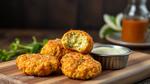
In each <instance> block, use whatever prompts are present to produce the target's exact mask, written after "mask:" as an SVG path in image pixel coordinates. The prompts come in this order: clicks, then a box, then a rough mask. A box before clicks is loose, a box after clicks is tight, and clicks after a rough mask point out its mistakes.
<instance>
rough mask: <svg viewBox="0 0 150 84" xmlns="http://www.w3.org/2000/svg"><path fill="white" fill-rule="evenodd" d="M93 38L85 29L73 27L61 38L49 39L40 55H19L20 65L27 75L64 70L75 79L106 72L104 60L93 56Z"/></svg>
mask: <svg viewBox="0 0 150 84" xmlns="http://www.w3.org/2000/svg"><path fill="white" fill-rule="evenodd" d="M93 44H94V42H93V39H92V37H91V36H90V35H89V34H88V33H86V32H84V31H81V30H70V31H68V32H66V33H65V34H64V35H63V37H62V38H61V39H54V40H49V41H48V42H47V43H46V44H45V45H44V46H43V48H42V49H41V51H40V53H37V54H23V55H20V56H18V57H17V59H16V65H17V67H18V69H19V70H21V71H22V72H24V73H25V74H27V75H33V76H49V75H50V74H52V73H54V72H55V73H57V72H59V71H60V70H61V71H62V73H63V74H64V75H65V76H67V77H69V78H72V79H82V80H86V79H91V78H94V77H96V76H98V75H99V74H100V73H101V72H102V67H101V64H100V62H98V61H96V60H94V59H93V58H92V56H90V54H89V53H90V52H91V50H92V48H93Z"/></svg>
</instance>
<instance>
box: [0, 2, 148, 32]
mask: <svg viewBox="0 0 150 84" xmlns="http://www.w3.org/2000/svg"><path fill="white" fill-rule="evenodd" d="M127 1H128V0H2V1H1V3H0V6H1V7H0V9H1V12H0V28H8V29H10V28H18V29H21V28H38V29H41V28H42V29H43V28H44V29H53V28H57V29H60V28H81V29H84V28H85V29H87V28H89V29H99V28H100V26H101V25H102V24H103V18H102V17H103V14H105V13H108V14H112V15H116V14H118V13H120V12H123V10H124V8H125V7H126V5H127ZM148 3H150V0H148V2H147V4H148ZM148 8H149V9H150V5H148Z"/></svg>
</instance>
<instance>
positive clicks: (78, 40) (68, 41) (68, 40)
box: [61, 30, 94, 54]
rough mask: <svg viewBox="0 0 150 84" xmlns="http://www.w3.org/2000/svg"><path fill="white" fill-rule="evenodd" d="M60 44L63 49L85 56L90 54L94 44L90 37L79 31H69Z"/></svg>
mask: <svg viewBox="0 0 150 84" xmlns="http://www.w3.org/2000/svg"><path fill="white" fill-rule="evenodd" d="M61 42H62V44H63V46H64V47H65V48H67V49H71V50H75V51H78V52H80V53H85V54H86V53H90V52H91V50H92V48H93V44H94V42H93V39H92V37H91V36H90V35H89V34H88V33H86V32H84V31H81V30H70V31H68V32H66V33H65V34H64V35H63V37H62V39H61Z"/></svg>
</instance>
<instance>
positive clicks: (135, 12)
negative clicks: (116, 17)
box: [121, 0, 149, 43]
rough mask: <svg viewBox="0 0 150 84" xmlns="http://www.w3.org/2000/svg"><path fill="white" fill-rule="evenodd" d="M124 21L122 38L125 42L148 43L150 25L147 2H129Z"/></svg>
mask: <svg viewBox="0 0 150 84" xmlns="http://www.w3.org/2000/svg"><path fill="white" fill-rule="evenodd" d="M128 2H129V3H128V5H127V8H126V9H125V12H124V17H123V20H122V33H121V38H122V40H123V41H125V42H131V43H143V42H145V41H146V36H147V30H148V25H149V11H148V9H147V7H146V0H129V1H128Z"/></svg>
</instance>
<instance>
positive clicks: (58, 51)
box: [40, 39, 69, 59]
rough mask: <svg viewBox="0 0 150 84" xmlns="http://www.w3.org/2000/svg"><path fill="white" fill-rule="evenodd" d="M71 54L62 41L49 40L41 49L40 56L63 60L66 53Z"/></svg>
mask: <svg viewBox="0 0 150 84" xmlns="http://www.w3.org/2000/svg"><path fill="white" fill-rule="evenodd" d="M67 52H69V50H68V49H65V48H64V47H63V45H62V43H61V40H60V39H54V40H49V41H48V42H47V43H46V44H45V45H44V46H43V48H42V49H41V52H40V54H48V55H52V56H55V57H57V58H58V59H61V57H62V56H64V54H65V53H67Z"/></svg>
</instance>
